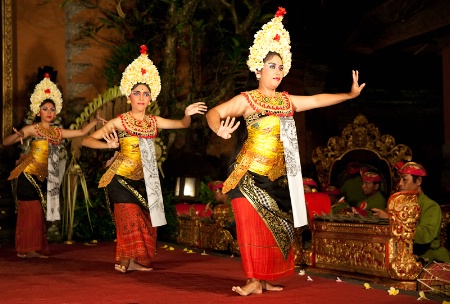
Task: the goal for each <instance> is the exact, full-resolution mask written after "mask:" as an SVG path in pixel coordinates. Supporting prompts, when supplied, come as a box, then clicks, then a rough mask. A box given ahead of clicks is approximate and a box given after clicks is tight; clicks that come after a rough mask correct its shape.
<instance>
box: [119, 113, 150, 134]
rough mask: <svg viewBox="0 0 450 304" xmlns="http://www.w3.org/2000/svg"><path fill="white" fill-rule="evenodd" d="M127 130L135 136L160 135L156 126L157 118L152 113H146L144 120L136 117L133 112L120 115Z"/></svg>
mask: <svg viewBox="0 0 450 304" xmlns="http://www.w3.org/2000/svg"><path fill="white" fill-rule="evenodd" d="M119 117H120V120H121V122H122V126H123V127H124V129H125V131H126V132H127V133H128V134H130V135H134V136H138V137H143V138H155V137H156V135H158V129H157V128H156V118H155V116H152V115H145V116H144V118H143V119H142V120H137V119H135V118H134V117H133V116H132V115H131V112H126V113H125V114H120V115H119Z"/></svg>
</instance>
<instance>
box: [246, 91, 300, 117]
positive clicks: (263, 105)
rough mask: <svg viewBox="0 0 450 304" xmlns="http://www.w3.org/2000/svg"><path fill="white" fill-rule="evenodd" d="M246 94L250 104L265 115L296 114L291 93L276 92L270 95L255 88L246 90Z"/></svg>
mask: <svg viewBox="0 0 450 304" xmlns="http://www.w3.org/2000/svg"><path fill="white" fill-rule="evenodd" d="M244 95H245V96H246V97H247V100H248V102H249V103H250V106H251V107H252V108H253V109H254V110H255V111H256V112H260V113H262V114H263V115H266V114H267V115H276V116H292V115H293V114H294V113H293V110H292V107H291V101H290V99H289V95H288V93H286V92H283V93H279V92H275V96H273V97H270V96H266V95H264V94H263V93H261V92H260V91H259V90H253V91H249V92H245V93H244Z"/></svg>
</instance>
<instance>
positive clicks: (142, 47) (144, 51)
mask: <svg viewBox="0 0 450 304" xmlns="http://www.w3.org/2000/svg"><path fill="white" fill-rule="evenodd" d="M147 50H148V49H147V46H145V45H144V44H143V45H141V54H142V55H147Z"/></svg>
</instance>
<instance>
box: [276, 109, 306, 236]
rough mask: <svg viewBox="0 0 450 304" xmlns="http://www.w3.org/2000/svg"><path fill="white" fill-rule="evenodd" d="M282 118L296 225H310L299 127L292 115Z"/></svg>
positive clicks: (282, 134) (282, 139)
mask: <svg viewBox="0 0 450 304" xmlns="http://www.w3.org/2000/svg"><path fill="white" fill-rule="evenodd" d="M279 118H280V139H281V141H283V147H284V159H285V162H286V174H287V178H288V184H289V194H290V196H291V205H292V215H293V216H294V227H301V226H305V225H308V215H307V211H306V202H305V192H304V190H303V178H302V168H301V164H300V154H299V149H298V139H297V129H296V127H295V121H294V118H293V117H292V116H289V117H279Z"/></svg>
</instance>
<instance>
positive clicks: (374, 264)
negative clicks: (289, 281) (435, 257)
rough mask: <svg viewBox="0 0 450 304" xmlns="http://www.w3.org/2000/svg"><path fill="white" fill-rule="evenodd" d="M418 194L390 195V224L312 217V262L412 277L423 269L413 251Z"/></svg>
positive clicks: (393, 276) (358, 270)
mask: <svg viewBox="0 0 450 304" xmlns="http://www.w3.org/2000/svg"><path fill="white" fill-rule="evenodd" d="M417 195H418V194H417V192H414V191H404V192H397V193H395V194H393V195H391V197H390V198H389V202H388V206H389V208H388V213H389V221H390V224H389V225H386V224H368V223H364V224H359V223H341V222H325V221H317V220H316V221H314V222H313V224H312V232H313V258H314V261H315V266H316V267H318V268H326V269H334V270H339V271H347V272H348V271H350V272H356V273H361V274H368V275H375V276H379V277H385V278H389V279H395V280H403V281H411V280H415V279H416V278H417V276H418V274H419V273H420V271H421V269H422V266H421V264H420V263H418V262H416V257H415V256H414V254H413V253H412V252H413V242H414V234H415V229H416V225H417V221H418V219H419V216H420V209H419V205H418V203H417V201H418V196H417Z"/></svg>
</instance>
